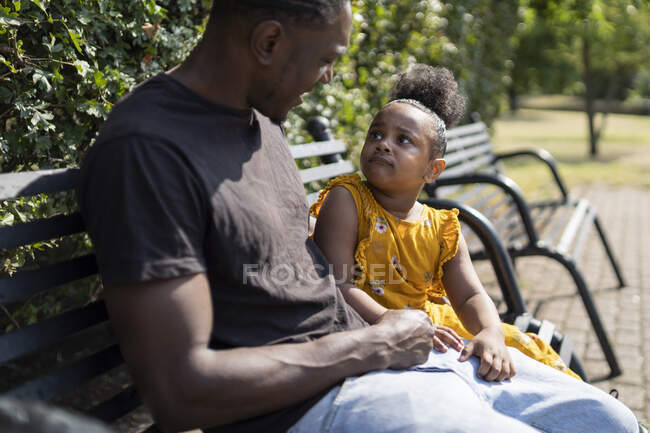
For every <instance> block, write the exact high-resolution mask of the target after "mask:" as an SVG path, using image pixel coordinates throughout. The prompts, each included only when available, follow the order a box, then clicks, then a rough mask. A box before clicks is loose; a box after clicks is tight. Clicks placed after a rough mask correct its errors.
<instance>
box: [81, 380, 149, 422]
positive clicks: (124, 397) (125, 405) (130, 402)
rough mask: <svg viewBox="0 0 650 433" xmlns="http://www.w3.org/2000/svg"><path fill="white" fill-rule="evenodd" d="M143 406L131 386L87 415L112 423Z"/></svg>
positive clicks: (90, 410)
mask: <svg viewBox="0 0 650 433" xmlns="http://www.w3.org/2000/svg"><path fill="white" fill-rule="evenodd" d="M140 406H142V399H141V398H140V396H139V395H138V391H137V390H136V388H135V386H133V385H131V386H128V387H127V388H125V389H123V390H122V391H120V392H119V393H118V394H116V395H114V396H113V397H111V398H109V399H108V400H106V401H104V402H102V403H100V404H98V405H97V406H95V407H93V408H92V409H89V410H88V411H87V413H86V414H87V415H88V416H90V417H93V418H97V419H100V420H102V421H104V422H107V423H110V422H112V421H115V420H117V419H118V418H121V417H123V416H124V415H126V414H128V413H131V412H133V411H134V410H135V409H137V408H138V407H140Z"/></svg>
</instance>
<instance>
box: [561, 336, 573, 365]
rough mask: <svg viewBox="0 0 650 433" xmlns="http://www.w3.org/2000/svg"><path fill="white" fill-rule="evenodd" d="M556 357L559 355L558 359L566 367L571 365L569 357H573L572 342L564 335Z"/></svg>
mask: <svg viewBox="0 0 650 433" xmlns="http://www.w3.org/2000/svg"><path fill="white" fill-rule="evenodd" d="M558 355H560V359H562V361H564V363H565V364H566V365H567V367H568V366H569V365H571V357H572V356H573V342H572V341H571V339H570V338H569V337H568V336H567V335H565V336H564V338H563V339H562V345H561V346H560V350H559V353H558Z"/></svg>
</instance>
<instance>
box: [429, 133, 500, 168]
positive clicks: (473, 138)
mask: <svg viewBox="0 0 650 433" xmlns="http://www.w3.org/2000/svg"><path fill="white" fill-rule="evenodd" d="M445 160H446V161H447V165H446V168H445V170H444V171H443V172H442V174H441V175H440V178H441V179H444V178H446V177H452V176H461V175H465V174H468V173H473V172H476V171H485V170H487V171H493V170H495V169H496V167H495V164H494V151H493V148H492V143H491V142H490V134H489V133H488V130H487V126H486V125H485V123H483V122H476V123H470V124H467V125H463V126H459V127H456V128H452V129H450V130H449V131H447V151H446V153H445Z"/></svg>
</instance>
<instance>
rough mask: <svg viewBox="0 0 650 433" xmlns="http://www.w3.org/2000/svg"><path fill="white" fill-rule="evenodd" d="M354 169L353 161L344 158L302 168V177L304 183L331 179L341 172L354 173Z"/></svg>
mask: <svg viewBox="0 0 650 433" xmlns="http://www.w3.org/2000/svg"><path fill="white" fill-rule="evenodd" d="M354 171H355V169H354V165H352V162H350V161H348V160H344V161H340V162H335V163H332V164H325V165H320V166H318V167H313V168H306V169H304V170H300V178H301V179H302V183H309V182H313V181H315V180H322V179H329V178H332V177H335V176H339V175H341V174H348V173H354Z"/></svg>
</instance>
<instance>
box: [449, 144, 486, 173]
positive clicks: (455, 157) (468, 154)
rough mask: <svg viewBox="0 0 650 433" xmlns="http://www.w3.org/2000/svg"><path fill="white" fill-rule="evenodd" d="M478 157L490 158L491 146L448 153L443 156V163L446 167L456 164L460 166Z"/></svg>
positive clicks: (484, 145) (483, 145) (480, 146)
mask: <svg viewBox="0 0 650 433" xmlns="http://www.w3.org/2000/svg"><path fill="white" fill-rule="evenodd" d="M478 155H490V156H492V145H491V144H489V143H487V144H481V145H479V146H474V147H470V148H469V149H463V150H459V151H457V152H454V153H450V154H448V155H447V156H445V161H446V163H447V167H448V168H451V167H454V166H455V165H456V164H462V163H463V162H464V161H467V160H470V159H472V158H474V157H475V156H478Z"/></svg>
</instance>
